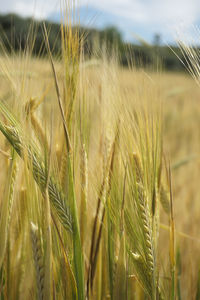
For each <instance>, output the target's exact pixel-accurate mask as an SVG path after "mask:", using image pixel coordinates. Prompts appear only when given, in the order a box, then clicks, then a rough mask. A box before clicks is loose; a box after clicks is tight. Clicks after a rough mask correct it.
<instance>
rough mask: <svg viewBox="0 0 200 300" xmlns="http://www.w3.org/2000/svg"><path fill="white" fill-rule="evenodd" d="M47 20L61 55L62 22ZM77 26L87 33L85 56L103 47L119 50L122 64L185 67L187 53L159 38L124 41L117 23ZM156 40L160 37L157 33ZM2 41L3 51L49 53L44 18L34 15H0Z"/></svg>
mask: <svg viewBox="0 0 200 300" xmlns="http://www.w3.org/2000/svg"><path fill="white" fill-rule="evenodd" d="M45 24H46V27H47V30H48V32H49V44H50V48H51V51H52V53H53V55H56V56H60V55H61V51H62V50H61V26H60V24H56V23H52V22H49V21H45ZM76 29H77V28H76V27H74V28H73V30H76ZM78 30H79V32H80V36H83V37H84V43H83V47H84V55H85V56H86V58H91V57H92V55H93V54H94V53H96V54H97V55H98V56H101V55H103V49H106V54H107V55H108V56H109V55H112V53H113V50H116V51H117V53H118V57H119V61H120V63H121V64H122V65H123V66H128V65H129V64H134V65H136V66H144V67H149V68H151V67H154V68H155V67H158V68H162V69H165V70H174V71H182V70H185V67H184V65H183V63H182V62H181V60H182V61H184V57H183V55H182V53H181V51H180V49H179V48H178V47H175V46H171V47H168V46H163V45H159V43H157V42H155V43H154V44H153V45H149V44H147V43H145V42H140V44H133V43H127V42H124V41H123V38H122V34H121V33H120V32H119V31H118V30H117V29H116V28H115V27H107V28H105V29H103V30H97V29H94V28H83V27H79V28H78ZM155 41H159V37H158V36H156V39H155ZM0 42H1V51H2V49H4V50H5V49H6V51H8V52H12V51H15V52H17V51H21V50H25V49H26V48H27V47H29V48H30V51H31V53H32V54H33V55H37V56H45V55H46V54H47V50H46V47H45V43H44V34H43V22H42V21H36V20H33V19H32V18H21V17H20V16H18V15H15V14H7V15H0ZM105 44H106V47H105ZM2 45H3V46H2ZM174 53H176V55H175V54H174ZM178 57H179V58H178Z"/></svg>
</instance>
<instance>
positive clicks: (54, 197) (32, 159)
mask: <svg viewBox="0 0 200 300" xmlns="http://www.w3.org/2000/svg"><path fill="white" fill-rule="evenodd" d="M0 130H1V132H2V133H3V134H4V135H5V137H6V138H7V139H8V141H9V142H10V144H11V145H12V146H13V148H14V149H15V151H16V152H17V153H18V154H19V155H20V156H21V157H22V158H23V159H24V158H25V157H24V155H25V153H27V157H28V165H29V168H30V169H31V170H32V173H33V177H34V179H35V181H36V183H37V184H38V186H39V188H40V190H41V192H42V194H43V196H44V194H45V189H46V181H47V174H46V171H45V167H44V163H43V162H42V160H41V159H40V158H39V156H38V154H37V152H36V151H35V150H33V149H32V148H33V147H31V146H30V145H27V144H25V143H23V142H22V137H21V136H20V135H19V131H18V130H17V129H16V128H15V127H13V126H5V125H3V124H2V123H1V122H0ZM48 193H49V199H50V203H51V206H52V207H53V208H54V209H55V211H56V213H57V215H58V217H59V219H60V222H61V223H62V224H63V226H64V228H65V229H67V230H69V231H71V232H72V218H71V213H70V210H69V207H67V205H66V202H67V200H66V199H65V196H64V194H63V192H62V190H61V188H60V187H59V185H58V184H57V183H56V181H55V179H54V178H53V177H52V176H50V178H49V183H48Z"/></svg>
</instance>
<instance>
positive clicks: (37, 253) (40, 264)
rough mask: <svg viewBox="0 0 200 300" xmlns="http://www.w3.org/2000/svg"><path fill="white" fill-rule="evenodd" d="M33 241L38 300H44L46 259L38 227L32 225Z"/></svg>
mask: <svg viewBox="0 0 200 300" xmlns="http://www.w3.org/2000/svg"><path fill="white" fill-rule="evenodd" d="M31 241H32V250H33V259H34V263H35V270H36V282H37V291H38V299H39V300H43V299H44V258H43V250H42V245H41V241H40V235H39V232H38V227H37V226H36V225H35V224H33V223H31Z"/></svg>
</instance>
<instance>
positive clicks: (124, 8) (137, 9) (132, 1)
mask: <svg viewBox="0 0 200 300" xmlns="http://www.w3.org/2000/svg"><path fill="white" fill-rule="evenodd" d="M0 1H1V5H0V13H8V12H15V13H17V14H20V15H22V16H34V17H35V18H38V19H41V18H42V19H46V18H49V19H51V20H54V21H59V12H60V2H61V1H60V0H6V1H5V0H0ZM62 2H64V1H63V0H62ZM78 3H79V6H80V15H81V22H82V23H84V25H86V26H92V27H98V28H102V27H105V26H107V25H114V26H117V27H118V29H119V30H120V31H121V32H122V33H123V36H124V38H125V39H126V40H130V41H131V40H134V39H136V37H137V36H139V37H140V38H142V39H144V40H146V41H147V42H152V41H153V36H154V34H155V33H158V34H160V35H161V37H162V42H163V43H171V42H173V41H174V40H175V39H176V38H177V36H178V37H181V38H183V39H190V40H192V41H193V39H195V41H196V38H197V39H198V35H195V33H196V26H200V1H199V0H78ZM196 36H197V37H196ZM199 37H200V35H199ZM197 43H198V41H197Z"/></svg>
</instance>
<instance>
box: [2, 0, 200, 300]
mask: <svg viewBox="0 0 200 300" xmlns="http://www.w3.org/2000/svg"><path fill="white" fill-rule="evenodd" d="M69 3H70V2H69ZM72 6H73V5H72ZM68 14H69V15H68ZM69 16H70V7H67V10H66V15H65V19H64V20H63V21H64V22H66V23H64V24H63V25H60V24H58V23H52V22H51V20H52V19H53V20H54V21H55V20H58V17H56V19H55V16H52V18H49V20H48V21H45V23H43V22H42V21H41V20H40V21H34V20H33V19H32V18H28V19H23V18H21V17H19V16H17V15H15V14H7V15H1V16H0V130H1V132H2V133H3V134H2V133H1V134H0V181H1V185H0V195H1V196H0V299H9V300H10V299H37V298H38V299H45V300H46V299H48V300H49V299H73V300H75V299H80V300H83V299H88V300H89V299H94V300H95V299H99V300H100V299H111V300H121V299H131V300H147V299H152V300H157V299H171V300H175V299H177V300H181V299H195V300H198V299H200V275H199V274H200V255H199V253H200V230H199V209H200V204H199V199H200V185H199V178H200V106H199V95H200V85H199V81H198V80H199V71H198V70H199V48H198V45H197V46H195V47H194V49H195V50H194V51H195V52H194V53H192V50H190V49H192V48H190V47H189V46H188V47H187V46H184V44H179V45H176V44H174V43H171V42H172V40H170V43H171V44H170V45H165V44H164V43H163V42H162V39H161V36H160V35H159V33H155V35H154V37H153V40H152V42H149V40H148V42H146V41H145V40H144V39H143V38H142V37H141V36H139V35H138V36H135V42H134V43H132V42H130V40H129V39H127V38H126V39H125V38H124V34H123V35H122V34H121V32H120V31H119V29H117V28H116V27H113V26H109V27H106V28H98V29H97V28H92V27H90V28H84V27H82V26H81V27H80V26H79V27H78V26H77V24H75V26H72V23H73V22H72V23H71V19H70V17H69ZM72 21H73V20H72ZM45 28H46V29H45ZM190 51H191V52H190ZM195 55H196V56H195ZM188 68H190V73H192V75H193V76H191V74H189V72H188ZM194 77H195V78H194ZM17 154H19V155H17ZM19 156H21V158H22V159H20V158H19ZM169 166H170V167H169ZM32 175H33V176H32ZM174 224H175V227H174ZM174 230H175V231H174Z"/></svg>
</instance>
